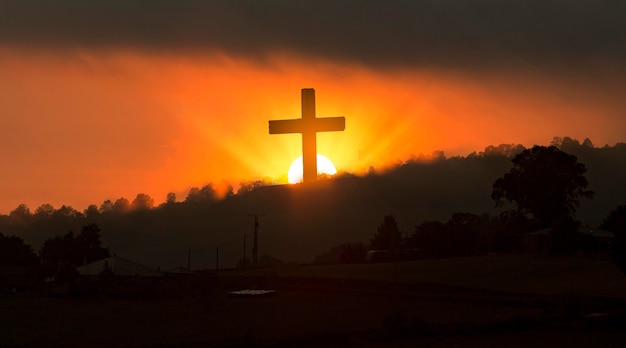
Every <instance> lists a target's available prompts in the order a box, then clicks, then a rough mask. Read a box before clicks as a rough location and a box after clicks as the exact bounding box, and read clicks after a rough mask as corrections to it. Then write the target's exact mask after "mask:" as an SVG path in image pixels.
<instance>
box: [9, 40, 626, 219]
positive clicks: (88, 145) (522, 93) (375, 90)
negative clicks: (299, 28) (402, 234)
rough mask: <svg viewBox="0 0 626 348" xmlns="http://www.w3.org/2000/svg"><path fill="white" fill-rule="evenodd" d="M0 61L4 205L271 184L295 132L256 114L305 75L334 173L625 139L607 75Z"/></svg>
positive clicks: (81, 56) (219, 60)
mask: <svg viewBox="0 0 626 348" xmlns="http://www.w3.org/2000/svg"><path fill="white" fill-rule="evenodd" d="M0 61H2V64H0V81H1V82H2V83H1V84H0V122H1V124H0V156H1V158H2V160H1V162H2V171H1V173H0V213H3V214H7V213H9V211H10V210H12V209H14V208H15V207H16V206H17V205H18V204H20V203H26V204H28V205H29V206H30V208H31V210H33V211H34V210H35V209H36V208H37V207H38V206H39V205H41V204H43V203H50V204H52V205H53V206H54V207H55V208H58V207H60V206H61V205H62V204H66V205H71V206H72V207H74V208H76V209H78V210H81V211H82V210H83V209H84V208H86V207H87V205H89V204H97V205H100V204H101V203H102V201H104V200H105V199H111V200H115V199H117V198H119V197H126V198H128V199H130V200H132V199H133V198H134V197H135V195H136V194H137V193H146V194H149V195H150V196H152V197H153V198H154V199H155V200H156V202H157V203H160V202H162V201H163V200H164V199H165V196H166V194H167V193H168V192H175V193H177V195H178V199H179V200H182V199H184V197H185V195H186V193H187V191H188V189H189V188H190V187H192V186H203V185H205V184H207V183H209V182H213V183H219V182H221V181H223V180H226V181H228V182H230V183H231V184H233V185H234V186H237V185H238V183H239V182H240V181H242V180H253V179H260V178H271V179H272V180H276V181H277V182H281V181H282V182H284V181H285V176H286V173H287V169H288V168H289V165H290V164H291V162H292V161H293V160H294V159H295V158H296V157H298V156H299V155H300V154H301V142H300V136H299V135H272V136H270V135H269V134H268V129H267V121H268V120H270V119H287V118H296V117H299V116H300V89H301V88H305V87H313V88H315V89H316V92H317V115H318V116H320V117H321V116H345V117H346V130H345V132H334V133H326V134H320V135H318V152H319V153H321V154H324V155H325V156H327V157H329V158H330V159H331V160H332V161H333V162H334V163H335V165H336V167H337V169H338V170H339V171H348V172H356V173H360V172H363V171H365V170H367V168H369V167H370V166H374V167H376V168H384V167H386V166H389V165H390V164H392V163H395V162H397V161H402V160H406V159H408V158H410V157H411V156H414V155H419V154H430V153H432V152H433V151H436V150H443V151H445V153H446V155H448V156H451V155H467V154H468V153H470V152H472V151H481V150H482V149H483V148H484V147H485V146H487V145H497V144H500V143H522V144H524V145H526V146H530V145H533V144H548V143H549V142H550V140H551V139H552V137H554V136H571V137H574V138H578V139H580V140H582V139H584V138H585V137H589V138H591V140H592V141H593V142H594V144H596V146H598V145H600V146H601V145H604V144H607V143H608V144H614V143H615V142H619V141H624V140H625V139H624V136H623V134H625V133H624V131H625V130H626V121H624V119H623V117H622V115H623V112H624V110H625V108H624V102H621V101H619V100H620V98H619V97H616V95H617V93H618V92H619V89H618V90H617V91H616V90H615V89H614V88H613V85H612V83H613V82H612V81H614V80H613V79H611V78H606V79H603V78H600V79H597V78H596V79H593V80H592V79H588V78H587V77H585V76H582V77H580V76H579V77H567V78H563V76H562V75H559V74H557V73H555V74H554V75H549V74H547V75H546V74H541V75H540V74H539V73H537V72H533V70H524V69H523V68H519V69H517V70H502V69H499V70H495V69H494V70H489V69H482V70H479V71H477V72H472V73H469V72H467V71H461V70H444V69H425V68H424V69H418V68H414V69H409V68H404V69H375V68H371V67H366V66H363V65H355V64H349V63H346V62H343V63H331V62H329V61H324V60H321V59H306V58H302V57H298V56H293V55H289V54H278V53H277V54H275V55H273V56H270V57H268V58H266V59H265V60H263V61H258V60H257V61H251V60H245V59H243V58H238V57H236V56H234V55H226V54H218V53H213V54H196V55H176V54H175V53H171V54H165V53H159V54H153V53H150V52H149V51H140V50H124V49H117V50H104V49H100V50H97V49H91V50H90V49H66V50H53V51H44V50H39V51H37V50H30V49H9V48H5V49H0ZM607 76H610V73H609V72H607ZM596 77H597V76H596ZM618 77H619V76H618ZM615 79H617V78H615ZM598 81H600V82H598ZM592 82H593V84H592Z"/></svg>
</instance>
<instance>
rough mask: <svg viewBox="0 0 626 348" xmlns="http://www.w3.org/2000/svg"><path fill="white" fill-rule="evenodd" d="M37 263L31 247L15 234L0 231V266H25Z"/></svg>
mask: <svg viewBox="0 0 626 348" xmlns="http://www.w3.org/2000/svg"><path fill="white" fill-rule="evenodd" d="M35 264H37V255H35V252H34V251H33V248H32V247H31V246H30V245H28V244H25V243H24V240H23V239H22V238H19V237H16V236H9V237H5V236H4V235H3V234H2V233H0V267H25V266H33V265H35Z"/></svg>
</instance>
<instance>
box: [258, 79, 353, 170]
mask: <svg viewBox="0 0 626 348" xmlns="http://www.w3.org/2000/svg"><path fill="white" fill-rule="evenodd" d="M345 128H346V119H345V118H344V117H323V118H317V117H316V115H315V90H314V89H313V88H303V89H302V118H299V119H294V120H276V121H269V132H270V134H288V133H300V134H302V167H303V168H302V180H303V181H304V182H311V181H315V180H316V179H317V133H318V132H331V131H343V130H344V129H345Z"/></svg>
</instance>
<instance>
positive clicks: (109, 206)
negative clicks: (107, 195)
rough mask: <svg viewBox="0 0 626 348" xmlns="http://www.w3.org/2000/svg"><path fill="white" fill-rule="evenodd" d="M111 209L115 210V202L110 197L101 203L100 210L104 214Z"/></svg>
mask: <svg viewBox="0 0 626 348" xmlns="http://www.w3.org/2000/svg"><path fill="white" fill-rule="evenodd" d="M111 211H113V202H111V200H110V199H107V200H106V201H104V202H102V204H101V205H100V212H101V213H103V214H104V213H108V212H111Z"/></svg>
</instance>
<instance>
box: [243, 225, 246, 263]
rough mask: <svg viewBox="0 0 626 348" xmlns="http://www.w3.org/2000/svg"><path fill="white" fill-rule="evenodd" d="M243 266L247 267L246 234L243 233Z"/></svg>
mask: <svg viewBox="0 0 626 348" xmlns="http://www.w3.org/2000/svg"><path fill="white" fill-rule="evenodd" d="M243 268H246V234H245V233H244V235H243Z"/></svg>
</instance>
